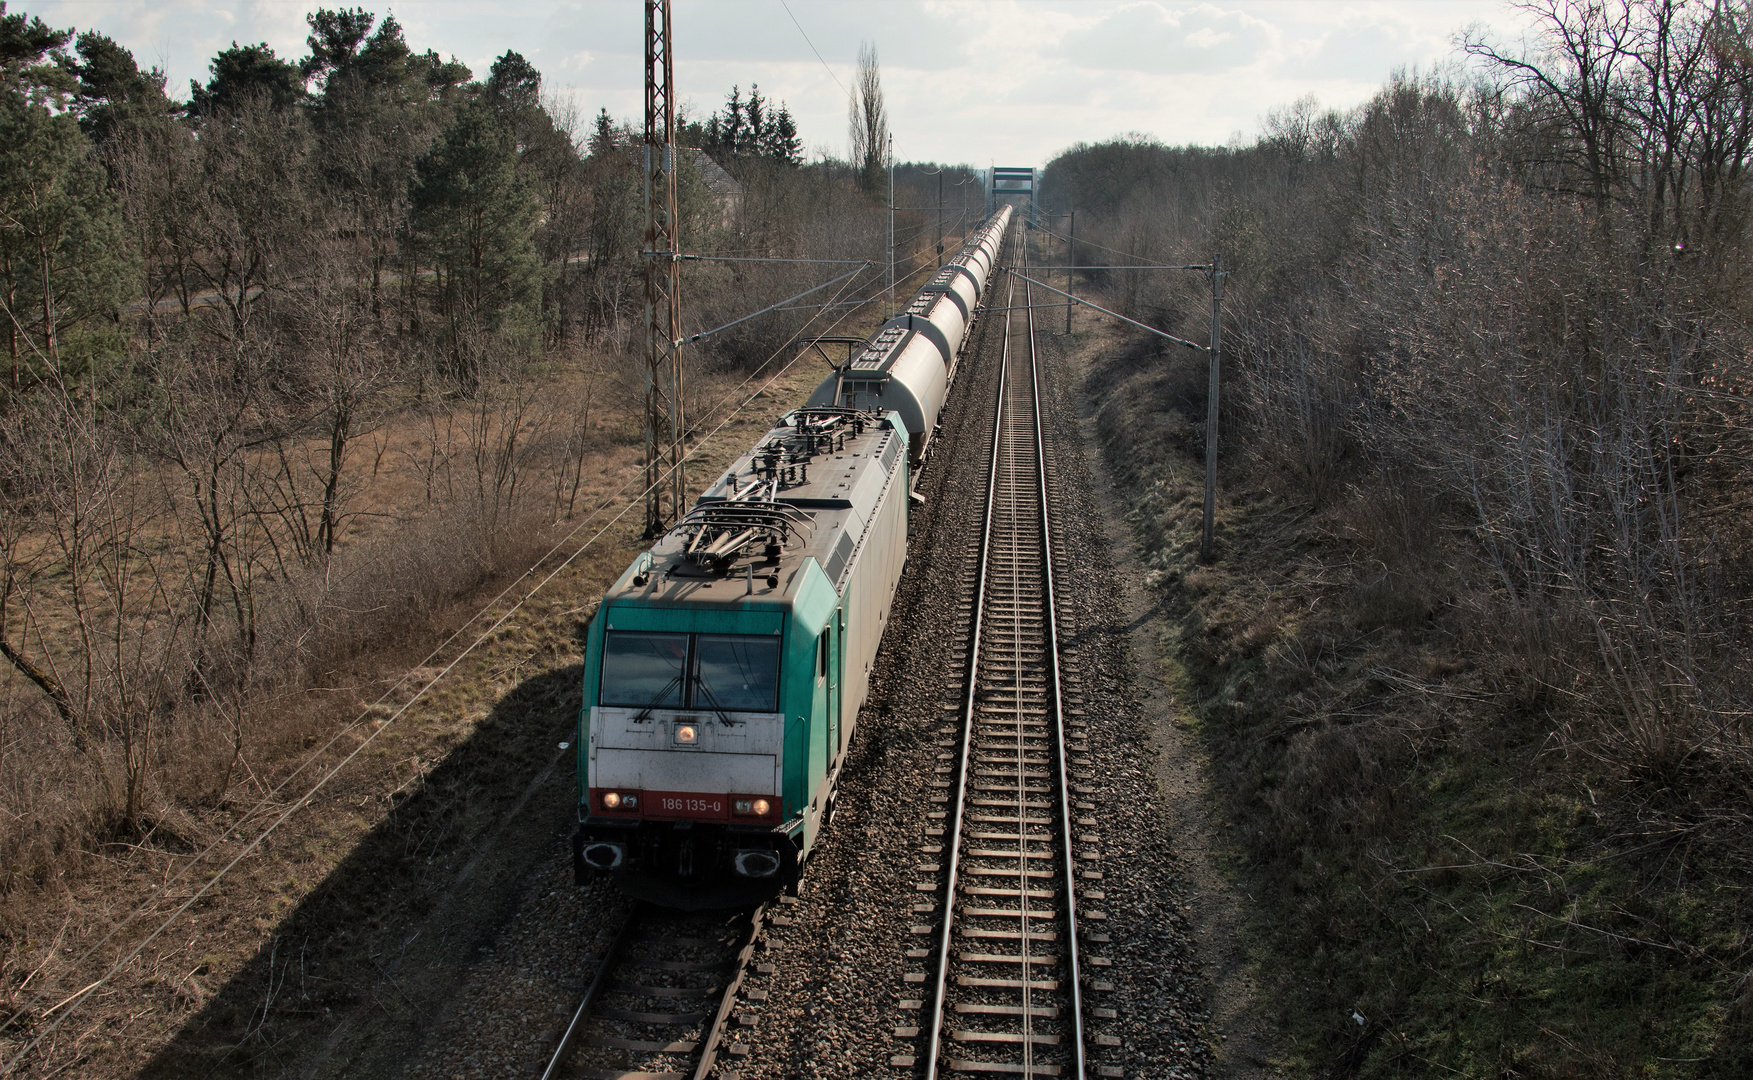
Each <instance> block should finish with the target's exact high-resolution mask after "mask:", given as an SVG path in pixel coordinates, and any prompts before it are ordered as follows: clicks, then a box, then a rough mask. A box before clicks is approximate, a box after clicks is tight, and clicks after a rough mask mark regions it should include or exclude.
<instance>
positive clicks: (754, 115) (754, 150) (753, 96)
mask: <svg viewBox="0 0 1753 1080" xmlns="http://www.w3.org/2000/svg"><path fill="white" fill-rule="evenodd" d="M743 115H744V116H745V117H747V122H746V130H747V132H748V133H747V134H746V135H745V136H744V137H743V140H742V144H741V145H740V146H738V147H737V150H738V151H739V152H740V153H743V154H747V155H750V156H753V155H756V154H764V153H766V151H767V127H768V119H767V101H766V99H765V98H763V97H761V84H759V83H750V84H749V100H748V102H747V103H746V104H744V105H743Z"/></svg>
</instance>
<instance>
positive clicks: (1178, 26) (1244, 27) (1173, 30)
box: [1053, 0, 1277, 75]
mask: <svg viewBox="0 0 1753 1080" xmlns="http://www.w3.org/2000/svg"><path fill="white" fill-rule="evenodd" d="M1276 37H1277V33H1276V30H1275V28H1274V27H1273V26H1272V25H1271V24H1270V23H1267V22H1264V21H1262V20H1260V19H1257V18H1255V17H1253V16H1252V15H1249V14H1248V13H1246V12H1244V11H1238V10H1235V9H1229V10H1225V9H1223V8H1218V7H1214V6H1212V5H1211V4H1200V5H1198V6H1197V7H1193V8H1189V9H1185V10H1176V9H1172V8H1166V7H1164V6H1163V5H1161V4H1158V3H1154V2H1151V0H1146V2H1144V3H1132V4H1125V5H1123V6H1121V7H1118V8H1115V9H1114V10H1113V11H1111V12H1109V13H1108V14H1106V15H1104V16H1103V17H1101V18H1100V19H1098V20H1096V21H1095V22H1094V23H1092V24H1090V25H1089V26H1087V27H1085V28H1083V29H1080V30H1074V31H1072V32H1071V33H1069V34H1067V35H1066V36H1065V38H1064V39H1063V40H1062V41H1061V42H1060V43H1059V47H1058V48H1057V49H1055V50H1053V51H1054V53H1055V54H1057V55H1059V56H1063V57H1065V58H1067V59H1069V60H1072V61H1075V62H1076V63H1078V64H1080V65H1082V66H1084V67H1091V68H1099V69H1115V68H1124V69H1129V70H1132V71H1148V72H1157V73H1162V74H1174V75H1195V74H1204V73H1210V72H1218V71H1229V70H1233V69H1237V68H1245V67H1248V66H1250V65H1252V64H1254V63H1255V62H1256V61H1258V60H1259V59H1260V57H1261V55H1262V54H1263V53H1265V52H1266V51H1267V50H1269V49H1271V48H1272V46H1273V45H1274V44H1275V39H1276Z"/></svg>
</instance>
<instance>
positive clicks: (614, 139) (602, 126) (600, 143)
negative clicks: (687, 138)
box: [589, 109, 717, 158]
mask: <svg viewBox="0 0 1753 1080" xmlns="http://www.w3.org/2000/svg"><path fill="white" fill-rule="evenodd" d="M713 119H714V120H716V119H717V117H716V116H715V117H713ZM620 142H621V140H620V133H619V132H618V131H617V130H616V129H615V121H614V118H613V117H611V116H610V115H609V110H607V109H598V110H597V114H596V119H595V120H593V121H591V128H590V146H589V152H590V156H591V157H593V158H596V157H602V156H603V155H605V154H609V153H612V152H614V150H615V148H616V147H617V146H619V145H620Z"/></svg>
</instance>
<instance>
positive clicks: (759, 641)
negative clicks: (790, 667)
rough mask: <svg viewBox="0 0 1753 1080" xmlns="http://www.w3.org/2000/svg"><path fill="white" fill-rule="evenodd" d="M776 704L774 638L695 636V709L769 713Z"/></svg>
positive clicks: (777, 701)
mask: <svg viewBox="0 0 1753 1080" xmlns="http://www.w3.org/2000/svg"><path fill="white" fill-rule="evenodd" d="M778 706H779V639H778V638H774V637H753V636H750V635H746V634H737V635H730V634H701V635H700V636H699V637H697V638H696V639H695V641H694V707H695V708H700V707H705V708H710V709H725V710H736V711H739V712H772V711H773V710H774V709H776V708H778Z"/></svg>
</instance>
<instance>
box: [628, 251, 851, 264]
mask: <svg viewBox="0 0 1753 1080" xmlns="http://www.w3.org/2000/svg"><path fill="white" fill-rule="evenodd" d="M639 254H640V255H642V256H649V257H652V258H669V259H675V260H676V261H677V262H752V263H825V264H828V265H831V266H853V265H864V266H868V265H870V260H869V259H788V258H781V257H779V256H773V255H692V254H671V253H670V252H667V251H641V252H640V253H639Z"/></svg>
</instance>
